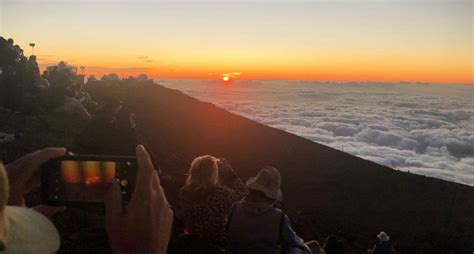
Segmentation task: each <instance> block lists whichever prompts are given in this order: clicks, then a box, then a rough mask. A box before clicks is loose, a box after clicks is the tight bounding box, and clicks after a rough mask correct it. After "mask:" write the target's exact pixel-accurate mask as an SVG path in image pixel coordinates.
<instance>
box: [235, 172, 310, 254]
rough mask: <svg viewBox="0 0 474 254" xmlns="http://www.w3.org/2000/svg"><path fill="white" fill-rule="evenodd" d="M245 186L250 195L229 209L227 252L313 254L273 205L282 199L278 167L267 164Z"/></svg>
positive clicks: (288, 221)
mask: <svg viewBox="0 0 474 254" xmlns="http://www.w3.org/2000/svg"><path fill="white" fill-rule="evenodd" d="M246 185H247V188H248V189H249V190H250V194H249V195H248V196H247V197H246V198H245V199H244V200H242V201H239V202H237V203H235V204H234V205H233V207H232V209H231V211H230V215H229V220H228V224H227V240H228V245H227V252H226V253H239V254H247V253H248V254H252V253H262V254H267V253H268V254H273V253H275V254H276V253H308V254H309V253H311V250H310V249H309V248H308V246H306V244H305V243H304V242H303V239H301V238H300V237H298V235H296V233H295V231H294V230H293V229H292V227H291V224H290V220H289V218H288V216H286V215H285V213H283V212H282V211H281V210H280V209H277V208H275V207H273V205H274V204H275V203H276V202H277V201H281V199H282V193H281V190H280V185H281V176H280V173H279V172H278V170H277V169H276V168H273V167H269V166H266V167H264V168H262V169H261V170H260V172H259V173H258V175H257V176H256V177H251V178H250V179H249V180H248V181H247V184H246Z"/></svg>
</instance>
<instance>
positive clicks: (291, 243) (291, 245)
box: [281, 214, 311, 254]
mask: <svg viewBox="0 0 474 254" xmlns="http://www.w3.org/2000/svg"><path fill="white" fill-rule="evenodd" d="M283 216H284V219H283V225H282V227H283V228H282V232H281V234H282V236H281V237H282V247H283V249H284V250H286V251H287V252H289V251H291V250H292V249H299V250H301V251H303V252H304V253H306V254H310V253H311V250H310V249H309V247H308V246H307V245H306V244H305V243H304V241H303V239H301V237H299V236H298V235H297V234H296V232H295V231H294V230H293V228H292V227H291V223H290V219H289V218H288V216H286V215H285V214H284V215H283Z"/></svg>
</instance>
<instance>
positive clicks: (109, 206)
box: [104, 181, 122, 223]
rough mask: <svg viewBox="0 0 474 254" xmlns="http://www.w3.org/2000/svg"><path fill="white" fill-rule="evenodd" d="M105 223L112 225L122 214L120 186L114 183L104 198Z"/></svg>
mask: <svg viewBox="0 0 474 254" xmlns="http://www.w3.org/2000/svg"><path fill="white" fill-rule="evenodd" d="M104 204H105V218H106V223H113V222H115V221H116V220H117V219H119V217H120V215H121V214H122V195H121V193H120V186H119V184H118V183H117V181H114V182H113V183H112V184H111V186H110V187H109V189H108V190H107V192H106V193H105V197H104Z"/></svg>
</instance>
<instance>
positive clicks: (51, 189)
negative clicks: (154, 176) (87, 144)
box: [41, 155, 137, 206]
mask: <svg viewBox="0 0 474 254" xmlns="http://www.w3.org/2000/svg"><path fill="white" fill-rule="evenodd" d="M136 175H137V160H136V158H135V157H131V156H130V157H124V156H97V155H66V156H63V157H59V158H57V159H53V160H50V161H48V162H46V163H44V164H43V165H42V168H41V199H42V201H43V203H45V204H47V205H53V206H58V205H84V204H101V203H103V200H104V195H105V193H106V191H107V189H108V188H109V186H110V185H111V184H112V183H113V181H117V182H118V183H119V185H120V189H121V190H120V191H121V195H122V201H123V202H124V203H127V202H128V201H130V198H131V195H132V192H133V190H134V188H135V180H136Z"/></svg>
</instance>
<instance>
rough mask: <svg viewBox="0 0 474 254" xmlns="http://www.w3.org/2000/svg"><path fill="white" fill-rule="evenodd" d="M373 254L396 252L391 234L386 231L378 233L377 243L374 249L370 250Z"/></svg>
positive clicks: (391, 253)
mask: <svg viewBox="0 0 474 254" xmlns="http://www.w3.org/2000/svg"><path fill="white" fill-rule="evenodd" d="M369 253H372V254H395V253H396V252H395V249H394V248H393V246H392V243H391V241H390V236H388V234H387V233H385V232H383V231H382V232H380V233H379V234H378V235H377V243H376V244H375V246H374V248H373V249H372V250H369Z"/></svg>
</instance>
